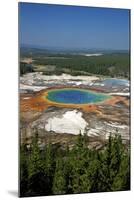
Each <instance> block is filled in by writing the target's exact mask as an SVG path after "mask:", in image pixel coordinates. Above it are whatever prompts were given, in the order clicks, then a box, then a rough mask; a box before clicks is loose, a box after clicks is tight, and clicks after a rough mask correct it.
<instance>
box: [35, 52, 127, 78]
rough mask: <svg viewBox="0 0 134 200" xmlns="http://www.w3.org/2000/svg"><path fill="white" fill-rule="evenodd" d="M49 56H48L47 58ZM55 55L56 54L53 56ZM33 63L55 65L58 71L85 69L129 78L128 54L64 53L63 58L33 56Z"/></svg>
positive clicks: (100, 73)
mask: <svg viewBox="0 0 134 200" xmlns="http://www.w3.org/2000/svg"><path fill="white" fill-rule="evenodd" d="M49 57H50V58H49ZM55 57H56V56H55ZM34 63H35V64H38V65H55V66H56V70H58V72H59V71H60V70H62V69H64V68H67V69H70V73H71V71H85V72H88V73H92V74H98V75H107V76H112V77H114V76H122V77H126V78H129V70H130V61H129V54H127V53H126V54H108V55H103V56H97V57H96V56H93V57H86V56H81V55H64V59H62V58H60V57H59V56H58V57H57V58H53V59H52V58H51V56H48V57H46V58H45V56H44V57H40V58H37V59H36V57H35V59H34Z"/></svg>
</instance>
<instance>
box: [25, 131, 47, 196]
mask: <svg viewBox="0 0 134 200" xmlns="http://www.w3.org/2000/svg"><path fill="white" fill-rule="evenodd" d="M44 184H45V175H44V171H43V167H42V161H41V158H40V150H39V146H38V133H37V132H36V133H35V136H34V137H33V139H32V144H31V156H30V160H29V194H30V196H37V195H44V194H45V190H44Z"/></svg>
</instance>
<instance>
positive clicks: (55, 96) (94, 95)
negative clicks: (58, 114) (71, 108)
mask: <svg viewBox="0 0 134 200" xmlns="http://www.w3.org/2000/svg"><path fill="white" fill-rule="evenodd" d="M46 98H47V99H48V100H49V101H52V102H55V103H64V104H90V103H97V102H101V101H104V100H106V99H108V98H110V96H108V95H106V94H102V93H98V92H92V91H89V90H84V89H55V90H50V91H49V92H48V95H47V97H46Z"/></svg>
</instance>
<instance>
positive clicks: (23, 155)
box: [20, 144, 28, 196]
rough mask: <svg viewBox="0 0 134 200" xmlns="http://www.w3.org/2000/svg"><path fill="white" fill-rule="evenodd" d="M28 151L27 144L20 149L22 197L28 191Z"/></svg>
mask: <svg viewBox="0 0 134 200" xmlns="http://www.w3.org/2000/svg"><path fill="white" fill-rule="evenodd" d="M27 157H28V150H27V147H26V145H25V144H22V146H21V147H20V196H26V195H27V191H28V159H27Z"/></svg>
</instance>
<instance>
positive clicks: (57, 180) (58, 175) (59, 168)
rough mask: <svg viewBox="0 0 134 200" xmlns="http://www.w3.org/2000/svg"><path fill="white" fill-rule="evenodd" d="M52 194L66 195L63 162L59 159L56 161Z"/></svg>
mask: <svg viewBox="0 0 134 200" xmlns="http://www.w3.org/2000/svg"><path fill="white" fill-rule="evenodd" d="M52 191H53V194H65V193H66V178H65V173H64V162H63V160H62V158H61V157H59V158H57V160H56V169H55V175H54V180H53V188H52Z"/></svg>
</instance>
